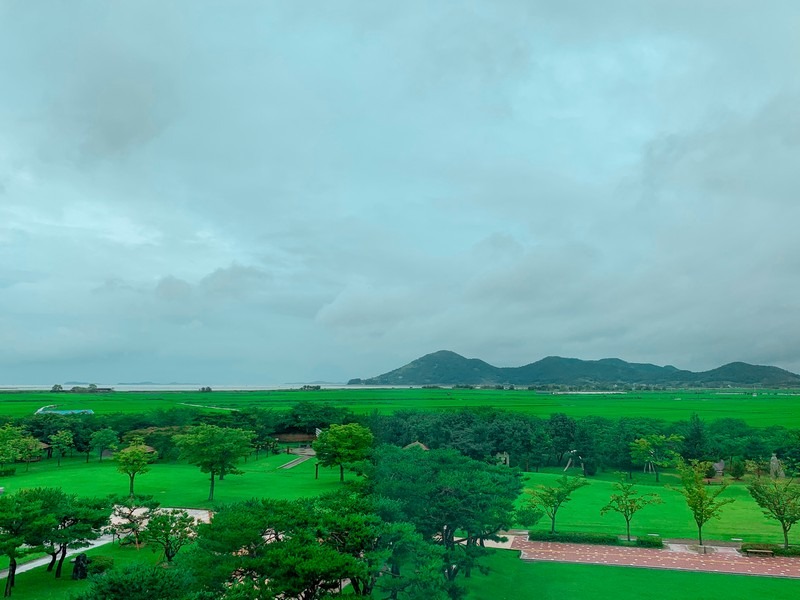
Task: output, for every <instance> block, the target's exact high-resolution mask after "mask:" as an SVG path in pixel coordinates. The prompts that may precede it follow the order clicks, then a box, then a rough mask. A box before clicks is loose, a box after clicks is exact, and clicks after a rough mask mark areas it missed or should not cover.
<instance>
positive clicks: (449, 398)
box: [0, 388, 800, 427]
mask: <svg viewBox="0 0 800 600" xmlns="http://www.w3.org/2000/svg"><path fill="white" fill-rule="evenodd" d="M301 401H308V402H313V403H329V404H333V405H336V406H340V407H346V408H349V409H351V410H352V411H353V412H355V413H357V414H369V413H371V412H373V411H377V412H378V413H384V414H386V413H393V412H396V411H398V410H405V409H413V410H458V409H461V408H479V407H481V408H500V409H505V410H509V411H514V412H521V413H526V414H531V415H537V416H541V417H547V416H548V415H550V414H552V413H557V412H563V413H566V414H568V415H570V416H573V417H585V416H598V417H607V418H619V417H622V416H626V417H651V418H656V419H663V420H665V421H679V420H684V419H687V418H688V417H689V416H690V415H691V414H692V413H697V414H698V415H699V416H700V417H701V418H702V419H705V420H709V421H713V420H715V419H720V418H724V417H731V418H738V419H742V420H744V421H745V422H747V423H748V424H749V425H752V426H754V427H769V426H771V425H783V426H785V427H800V391H797V390H794V391H758V392H757V394H756V395H755V396H754V395H753V392H752V391H746V390H732V391H717V390H676V391H669V392H629V393H620V394H552V393H547V392H534V391H528V390H455V389H422V388H382V389H363V388H345V389H323V390H318V391H300V390H264V391H215V392H211V393H201V392H186V391H184V392H163V391H160V392H113V393H105V394H73V393H50V392H30V391H25V392H3V393H0V416H11V417H20V416H24V415H28V414H31V413H33V412H34V411H36V410H37V409H38V408H41V407H42V406H46V405H53V404H55V405H58V408H59V409H91V410H93V411H94V412H96V413H98V414H110V413H118V412H124V413H142V412H150V411H155V410H167V409H170V408H175V407H181V406H195V407H201V408H204V409H207V410H220V409H223V410H224V409H241V408H247V407H253V406H258V407H261V408H264V409H273V410H278V411H283V410H288V409H290V408H291V407H292V406H293V405H294V404H296V403H298V402H301Z"/></svg>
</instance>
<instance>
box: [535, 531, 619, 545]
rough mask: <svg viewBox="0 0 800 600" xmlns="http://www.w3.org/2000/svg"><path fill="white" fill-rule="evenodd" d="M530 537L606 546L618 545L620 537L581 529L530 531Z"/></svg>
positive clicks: (539, 540)
mask: <svg viewBox="0 0 800 600" xmlns="http://www.w3.org/2000/svg"><path fill="white" fill-rule="evenodd" d="M528 539H529V540H531V541H537V542H561V543H564V544H600V545H605V546H618V545H619V538H618V537H617V536H616V535H613V534H609V533H589V532H581V531H568V532H564V533H559V532H556V533H549V532H546V531H530V532H528Z"/></svg>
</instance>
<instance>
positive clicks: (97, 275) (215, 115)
mask: <svg viewBox="0 0 800 600" xmlns="http://www.w3.org/2000/svg"><path fill="white" fill-rule="evenodd" d="M799 18H800V8H799V7H798V6H797V5H796V3H795V2H791V1H788V0H787V1H777V0H776V1H775V2H771V3H770V7H769V10H765V9H764V8H763V7H760V6H759V7H757V6H755V5H753V4H752V3H750V2H744V1H743V0H742V1H738V0H737V1H736V2H728V3H718V2H711V1H709V2H701V3H697V2H691V3H689V2H688V1H687V2H683V1H675V0H669V1H667V0H664V1H660V0H659V1H653V2H646V3H642V2H634V1H632V0H615V1H613V2H606V3H603V5H602V7H600V6H599V5H598V6H595V5H593V4H590V3H586V2H582V1H575V2H572V1H567V2H559V3H553V2H538V1H537V2H528V1H526V2H505V3H500V4H498V3H492V2H477V3H472V4H470V5H469V6H465V5H463V4H462V3H449V2H443V3H435V4H431V3H429V2H418V3H416V2H412V3H410V4H409V3H405V4H397V3H369V4H365V3H363V2H336V3H326V4H324V5H319V3H314V6H313V9H312V8H311V5H310V4H307V3H303V2H293V3H286V4H274V3H262V2H237V3H234V4H233V5H230V6H228V5H226V7H225V9H222V8H221V7H220V6H218V5H217V4H216V3H212V2H188V1H187V2H174V3H167V4H164V3H161V2H115V3H112V4H107V3H101V2H94V1H87V2H71V3H63V2H39V3H30V2H14V1H10V2H4V3H2V4H0V89H3V90H4V101H3V103H2V104H0V315H2V316H0V346H2V350H0V382H7V383H12V382H25V381H33V382H44V383H47V382H50V381H51V380H52V381H55V380H58V379H76V378H91V379H94V380H98V381H99V380H106V381H109V382H112V383H113V382H114V381H119V380H136V379H151V380H156V379H160V380H164V381H177V380H183V381H198V380H203V381H208V380H209V379H213V380H214V381H218V382H220V383H225V382H236V383H277V382H282V381H298V380H303V379H305V380H314V379H326V378H327V379H347V378H348V377H351V376H357V375H362V376H363V375H373V374H376V373H378V372H381V371H384V370H388V369H390V368H393V367H396V366H397V365H398V364H400V363H402V362H405V361H407V360H410V359H413V358H415V357H417V356H419V355H421V354H424V353H426V352H429V351H432V350H436V349H439V348H450V349H453V350H456V351H458V352H462V353H464V354H467V355H470V356H478V357H481V358H484V359H486V360H489V361H490V362H494V363H496V364H502V365H519V364H522V363H525V362H529V361H533V360H536V359H538V358H541V357H542V356H545V355H549V354H561V355H567V356H577V357H581V358H601V357H604V356H619V357H621V358H625V359H628V360H646V361H653V362H657V363H660V364H665V363H672V364H675V365H676V366H679V367H683V368H693V369H703V368H710V367H714V366H717V365H719V364H721V363H724V362H727V361H731V360H746V361H750V362H757V363H772V364H777V365H779V366H782V367H785V368H789V369H793V370H795V371H800V351H798V350H797V345H796V340H797V338H798V334H800V331H798V328H797V326H795V325H794V322H795V320H794V319H793V318H792V317H793V316H794V315H795V314H796V313H797V310H798V301H797V300H796V298H798V297H799V295H798V291H800V290H798V287H797V278H796V273H797V272H798V267H799V266H800V265H799V264H798V261H800V258H798V257H799V256H800V252H798V243H797V241H796V239H797V236H796V235H795V232H794V224H795V223H796V222H797V219H798V216H800V215H798V211H800V205H798V204H797V202H796V201H795V196H796V190H797V189H798V183H800V182H799V181H798V173H800V164H798V162H799V161H800V158H799V157H800V152H798V145H799V144H800V119H798V113H797V111H796V109H795V106H797V104H798V101H800V78H798V76H797V73H800V52H798V50H800V47H799V46H798V41H797V36H796V34H795V31H794V25H795V24H796V23H797V21H798V19H799Z"/></svg>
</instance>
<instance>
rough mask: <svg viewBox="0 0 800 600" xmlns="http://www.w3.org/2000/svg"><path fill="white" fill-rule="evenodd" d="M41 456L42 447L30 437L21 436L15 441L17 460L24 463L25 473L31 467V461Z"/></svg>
mask: <svg viewBox="0 0 800 600" xmlns="http://www.w3.org/2000/svg"><path fill="white" fill-rule="evenodd" d="M41 455H42V445H41V442H40V441H39V440H37V439H36V438H35V437H33V436H32V435H28V434H23V435H22V436H20V438H19V439H18V440H17V458H18V460H22V461H24V462H25V470H26V471H27V470H28V469H29V468H30V466H31V461H32V460H33V459H34V458H37V457H40V456H41Z"/></svg>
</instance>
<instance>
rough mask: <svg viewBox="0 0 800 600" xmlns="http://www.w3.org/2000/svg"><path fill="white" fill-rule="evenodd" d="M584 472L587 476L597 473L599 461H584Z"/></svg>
mask: <svg viewBox="0 0 800 600" xmlns="http://www.w3.org/2000/svg"><path fill="white" fill-rule="evenodd" d="M583 473H584V475H586V476H587V477H593V476H594V475H596V474H597V463H596V462H594V461H593V460H585V461H583Z"/></svg>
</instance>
